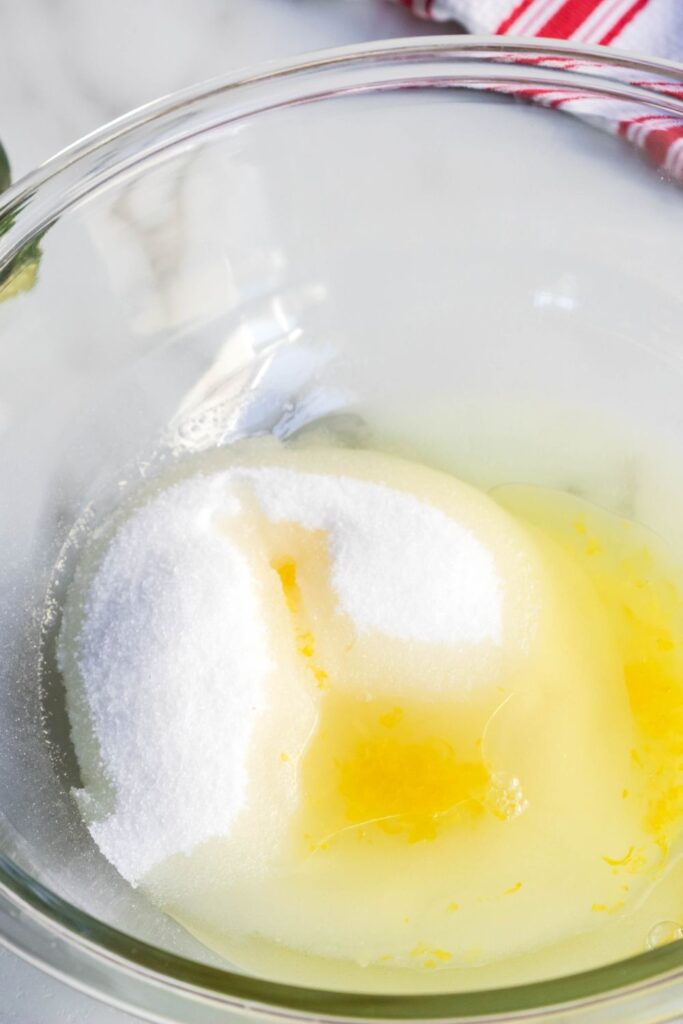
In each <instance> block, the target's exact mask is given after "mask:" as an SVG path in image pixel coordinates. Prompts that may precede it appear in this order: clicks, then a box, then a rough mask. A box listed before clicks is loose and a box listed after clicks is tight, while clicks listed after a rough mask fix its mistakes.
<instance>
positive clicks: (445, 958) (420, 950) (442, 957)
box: [410, 942, 453, 967]
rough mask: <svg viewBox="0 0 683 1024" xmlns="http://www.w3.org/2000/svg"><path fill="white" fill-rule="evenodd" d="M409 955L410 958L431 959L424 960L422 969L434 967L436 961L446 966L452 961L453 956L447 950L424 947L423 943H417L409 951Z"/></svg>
mask: <svg viewBox="0 0 683 1024" xmlns="http://www.w3.org/2000/svg"><path fill="white" fill-rule="evenodd" d="M410 955H411V956H412V957H421V956H429V957H433V959H431V960H426V961H425V963H424V964H423V966H424V967H436V966H437V961H440V962H441V963H443V964H447V963H448V962H449V961H450V960H452V959H453V954H452V953H449V952H448V950H447V949H434V948H433V947H431V946H426V945H425V944H424V942H418V944H417V945H416V946H415V948H414V949H411V951H410Z"/></svg>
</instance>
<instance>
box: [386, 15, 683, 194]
mask: <svg viewBox="0 0 683 1024" xmlns="http://www.w3.org/2000/svg"><path fill="white" fill-rule="evenodd" d="M398 3H401V4H402V5H403V6H405V7H408V8H410V9H411V10H412V11H413V12H414V13H415V14H417V15H419V16H421V17H423V18H431V19H432V20H434V21H442V22H443V21H456V22H458V23H459V24H460V25H461V26H462V27H463V28H465V29H466V30H467V31H469V32H475V33H479V34H481V33H486V34H493V35H510V36H521V37H524V38H537V39H563V40H567V41H569V42H572V43H575V44H577V45H581V46H583V45H594V46H595V45H598V46H613V47H615V48H617V49H619V50H628V51H631V52H633V53H636V54H637V55H638V56H639V57H650V58H658V57H659V58H665V59H668V60H676V61H679V62H683V0H398ZM515 59H516V60H518V61H519V62H520V63H525V62H526V59H525V58H524V56H523V55H519V56H517V57H516V58H515ZM542 63H543V64H544V66H545V65H546V64H548V65H549V66H552V65H553V64H554V66H555V67H559V66H563V67H565V68H567V69H569V70H571V68H575V69H577V70H580V64H581V62H580V61H576V60H572V59H571V58H570V57H569V56H568V57H567V58H562V57H555V58H550V57H549V58H548V61H543V62H542ZM612 70H614V69H612ZM626 80H627V81H630V82H631V84H633V85H639V84H642V85H647V87H648V88H650V89H655V90H657V91H660V92H662V93H663V94H666V95H667V96H672V97H674V99H677V100H683V83H679V82H677V81H676V78H675V76H672V77H671V78H669V77H666V78H665V77H664V76H663V77H662V80H661V81H657V79H656V77H654V76H652V75H648V77H647V79H646V80H643V78H642V76H639V75H638V73H637V72H635V73H634V77H632V78H631V79H626ZM498 91H503V92H508V93H512V94H514V95H516V96H518V97H519V98H521V99H525V100H533V101H534V102H536V103H541V104H543V105H544V106H549V107H553V108H555V109H560V110H564V111H566V112H568V113H571V114H574V115H575V116H577V117H581V118H583V119H584V120H586V121H590V122H591V123H592V124H595V125H597V126H599V127H601V128H603V129H606V130H607V131H611V132H613V133H614V134H618V135H621V136H623V137H624V138H626V139H628V140H629V141H630V142H632V143H634V144H635V145H637V146H638V147H640V148H641V149H642V150H643V152H644V153H645V154H646V155H647V156H648V157H649V158H650V159H651V160H652V161H653V162H654V163H655V164H656V165H657V166H658V167H660V168H661V169H662V170H663V171H664V172H665V173H667V174H668V175H670V176H671V177H673V178H674V179H676V180H677V181H679V182H683V118H682V117H681V116H680V115H678V114H677V113H675V112H672V113H669V114H667V113H664V112H659V113H654V112H653V113H651V114H644V113H643V107H642V106H641V105H638V104H637V103H628V102H624V101H621V100H617V99H612V98H608V97H597V98H596V97H595V96H594V95H593V96H588V95H585V94H584V95H582V94H581V92H580V91H577V90H576V89H570V88H567V89H563V88H557V89H552V90H551V89H543V88H538V89H536V88H533V86H531V87H527V86H504V87H498Z"/></svg>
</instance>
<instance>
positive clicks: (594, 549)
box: [584, 537, 602, 557]
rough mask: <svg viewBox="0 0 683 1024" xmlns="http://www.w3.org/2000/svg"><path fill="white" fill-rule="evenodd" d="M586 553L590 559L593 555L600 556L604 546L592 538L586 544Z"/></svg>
mask: <svg viewBox="0 0 683 1024" xmlns="http://www.w3.org/2000/svg"><path fill="white" fill-rule="evenodd" d="M584 552H585V554H587V555H588V556H589V557H590V556H591V555H599V554H600V553H601V552H602V546H601V545H600V543H599V542H598V541H597V540H596V539H595V537H591V538H590V540H589V541H588V543H587V544H586V547H585V548H584Z"/></svg>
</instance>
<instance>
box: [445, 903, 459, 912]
mask: <svg viewBox="0 0 683 1024" xmlns="http://www.w3.org/2000/svg"><path fill="white" fill-rule="evenodd" d="M446 910H448V911H449V912H450V913H451V914H454V913H455V912H456V910H460V907H459V906H458V904H457V903H449V904H448V906H447V907H446Z"/></svg>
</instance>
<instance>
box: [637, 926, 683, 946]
mask: <svg viewBox="0 0 683 1024" xmlns="http://www.w3.org/2000/svg"><path fill="white" fill-rule="evenodd" d="M678 939H683V927H682V926H681V925H680V924H678V923H677V922H676V921H659V923H658V924H656V925H655V926H654V927H653V928H651V929H650V931H649V932H648V936H647V941H646V945H647V948H648V949H658V948H659V946H667V945H668V944H669V943H670V942H676V941H677V940H678Z"/></svg>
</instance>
